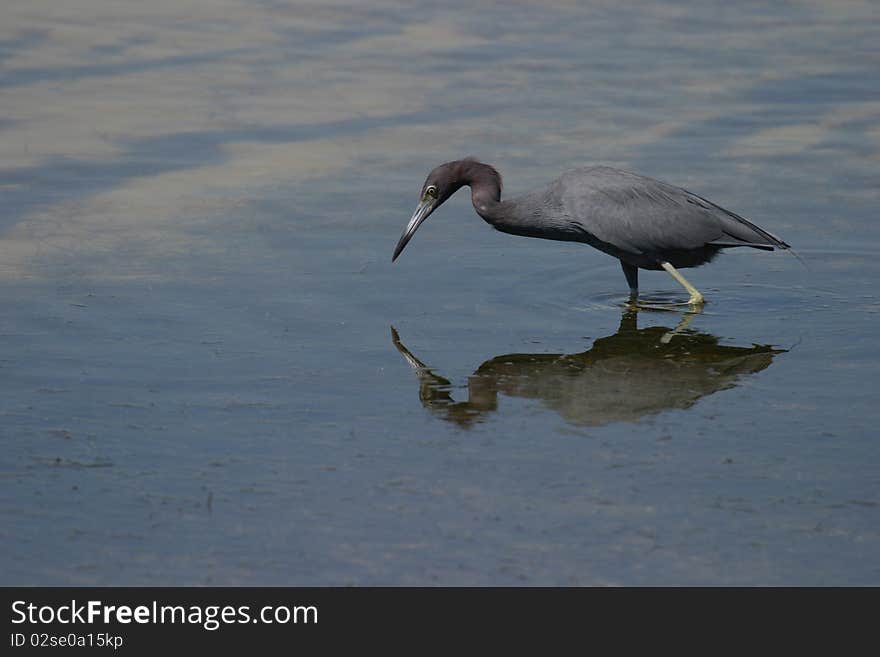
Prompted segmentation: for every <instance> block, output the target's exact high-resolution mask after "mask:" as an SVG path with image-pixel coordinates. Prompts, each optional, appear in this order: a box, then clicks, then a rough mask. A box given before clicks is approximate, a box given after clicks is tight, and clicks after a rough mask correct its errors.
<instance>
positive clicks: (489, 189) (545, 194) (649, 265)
mask: <svg viewBox="0 0 880 657" xmlns="http://www.w3.org/2000/svg"><path fill="white" fill-rule="evenodd" d="M464 185H468V186H469V187H470V188H471V200H472V201H473V204H474V209H475V210H476V211H477V214H479V215H480V216H481V217H482V218H483V219H484V220H485V221H486V222H488V223H489V224H491V225H492V226H493V227H494V228H496V229H497V230H500V231H501V232H504V233H510V234H512V235H522V236H524V237H540V238H542V239H548V240H562V241H567V242H583V243H585V244H589V245H590V246H593V247H595V248H597V249H599V250H600V251H604V252H605V253H607V254H609V255H612V256H614V257H615V258H618V259H619V260H620V264H621V266H622V267H623V273H624V275H625V276H626V281H627V283H628V284H629V289H630V296H631V298H632V299H635V298H636V297H637V296H638V292H639V268H641V269H654V270H659V269H665V270H666V271H667V272H669V274H670V275H671V276H672V277H673V278H674V279H675V280H676V281H678V282H679V283H680V284H681V285H682V286H684V288H685V289H686V290H687V291H688V293H689V294H690V298H689V299H688V303H689V304H702V303H703V295H702V294H700V291H699V290H697V288H695V287H694V286H693V285H691V284H690V283H689V282H688V281H687V279H685V277H684V276H682V275H681V274H680V273H679V272H678V269H677V268H685V267H698V266H700V265H702V264H705V263H707V262H709V261H711V260H712V259H713V258H714V257H715V256H716V255H718V252H719V251H720V250H721V249H724V248H730V247H736V246H749V247H752V248H754V249H763V250H765V251H773V250H774V249H776V248H779V249H788V248H790V247H789V245H788V244H786V243H785V242H783V241H782V240H781V239H779V238H778V237H776V236H774V235H772V234H771V233H769V232H767V231H766V230H764V229H763V228H760V227H759V226H756V225H755V224H753V223H752V222H751V221H749V220H748V219H744V218H743V217H741V216H739V215H738V214H736V213H734V212H731V211H730V210H725V209H724V208H722V207H720V206H718V205H715V204H714V203H712V202H711V201H707V200H706V199H704V198H703V197H701V196H697V195H696V194H692V193H690V192H689V191H687V190H685V189H682V188H680V187H675V186H673V185H668V184H666V183H664V182H660V181H659V180H654V179H652V178H647V177H645V176H640V175H638V174H635V173H630V172H629V171H622V170H620V169H614V168H611V167H606V166H595V167H586V168H582V169H575V170H573V171H569V172H567V173H564V174H563V175H561V176H560V177H559V178H557V179H556V180H554V181H553V182H551V183H549V184H547V185H545V186H544V187H542V188H540V189H537V190H534V191H532V192H528V193H526V194H523V195H522V196H518V197H517V198H514V199H511V200H509V201H502V200H501V175H500V174H499V173H498V171H497V170H496V169H495V167H493V166H490V165H488V164H484V163H482V162H479V161H477V160H475V159H473V158H466V159H464V160H456V161H454V162H447V163H445V164H441V165H440V166H438V167H437V168H436V169H434V170H433V171H431V173H430V174H428V177H427V179H426V180H425V184H424V185H422V193H421V197H420V198H421V201H420V202H419V205H418V207H417V208H416V211H415V213H413V216H412V218H411V219H410V220H409V223H408V224H407V226H406V228H405V229H404V231H403V235H401V236H400V241H399V242H398V243H397V247H396V248H395V249H394V255H393V256H392V258H391V261H392V262H393V261H394V260H396V259H397V256H399V255H400V252H401V251H403V249H404V247H405V246H406V245H407V243H408V242H409V241H410V239H412V236H413V235H414V234H415V232H416V230H417V229H418V227H419V226H421V225H422V223H423V222H424V221H425V219H427V218H428V217H429V216H430V215H431V213H432V212H434V210H436V209H437V208H438V207H440V205H442V204H443V203H444V202H445V201H446V199H448V198H449V197H450V196H452V195H453V194H454V193H455V192H457V191H458V190H459V189H460V188H461V187H463V186H464Z"/></svg>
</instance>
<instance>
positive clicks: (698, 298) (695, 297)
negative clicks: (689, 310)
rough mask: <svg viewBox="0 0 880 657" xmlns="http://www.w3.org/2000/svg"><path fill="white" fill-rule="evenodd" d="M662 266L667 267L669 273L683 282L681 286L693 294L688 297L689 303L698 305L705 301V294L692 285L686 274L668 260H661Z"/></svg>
mask: <svg viewBox="0 0 880 657" xmlns="http://www.w3.org/2000/svg"><path fill="white" fill-rule="evenodd" d="M660 266H661V267H663V269H665V270H666V271H667V272H668V273H669V275H670V276H672V278H674V279H675V280H677V281H678V282H679V283H680V284H681V286H682V287H683V288H684V289H685V290H687V291H688V294H690V295H691V298H690V299H688V303H689V304H690V305H692V306H696V305H700V304H702V303H704V302H705V299H704V298H703V295H702V294H700V291H699V290H698V289H697V288H695V287H694V286H693V285H691V284H690V283H689V282H688V280H687V279H686V278H685V277H684V276H682V275H681V274H679V273H678V270H677V269H676V268H675V267H673V266H672V265H670V264H669V263H668V262H661V263H660Z"/></svg>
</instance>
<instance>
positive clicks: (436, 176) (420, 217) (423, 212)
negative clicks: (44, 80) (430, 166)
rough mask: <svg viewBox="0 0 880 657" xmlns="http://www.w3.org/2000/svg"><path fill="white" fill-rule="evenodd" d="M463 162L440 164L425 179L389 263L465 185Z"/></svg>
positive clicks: (395, 258)
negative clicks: (417, 200) (414, 208)
mask: <svg viewBox="0 0 880 657" xmlns="http://www.w3.org/2000/svg"><path fill="white" fill-rule="evenodd" d="M463 162H465V161H464V160H459V161H456V162H447V163H446V164H441V165H440V166H439V167H437V168H436V169H434V170H433V171H432V172H431V173H429V174H428V177H427V178H425V184H424V185H422V193H421V195H420V196H419V199H420V200H419V204H418V206H417V207H416V211H415V212H413V216H412V218H411V219H410V220H409V223H408V224H407V225H406V228H404V230H403V234H402V235H401V236H400V240H399V241H398V242H397V246H396V247H395V248H394V255H393V256H391V262H394V261H395V260H397V256H399V255H400V252H401V251H403V249H404V247H405V246H406V245H407V243H408V242H409V241H410V240H411V239H412V236H413V235H415V232H416V231H417V230H418V228H419V226H421V225H422V223H423V222H424V221H425V219H427V218H428V217H430V216H431V213H432V212H434V210H436V209H437V208H439V207H440V206H441V205H443V203H445V202H446V200H447V199H448V198H449V197H450V196H452V195H453V194H455V192H457V191H458V190H459V189H460V188H461V187H462V185H465V184H466V183H467V179H466V178H465V171H464V167H462V163H463Z"/></svg>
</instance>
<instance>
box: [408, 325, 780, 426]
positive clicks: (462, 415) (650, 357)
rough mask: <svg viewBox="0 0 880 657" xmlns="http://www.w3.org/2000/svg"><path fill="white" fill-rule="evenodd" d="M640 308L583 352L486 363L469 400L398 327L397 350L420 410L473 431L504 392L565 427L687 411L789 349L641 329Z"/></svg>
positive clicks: (685, 331) (680, 330) (472, 382)
mask: <svg viewBox="0 0 880 657" xmlns="http://www.w3.org/2000/svg"><path fill="white" fill-rule="evenodd" d="M636 318H637V311H635V310H632V309H630V310H627V311H626V312H624V314H623V316H622V318H621V320H620V327H619V328H618V330H617V332H616V333H614V334H613V335H609V336H607V337H605V338H600V339H598V340H596V341H595V342H594V343H593V345H592V347H591V348H590V349H588V350H587V351H585V352H583V353H579V354H506V355H503V356H496V357H495V358H492V359H491V360H487V361H486V362H485V363H483V364H482V365H480V367H479V368H477V370H476V372H474V373H473V374H472V375H471V376H470V377H469V378H468V399H467V401H455V400H454V399H453V398H452V390H453V388H454V387H455V386H453V385H452V383H451V382H450V381H449V380H447V379H444V378H443V377H442V376H439V375H437V374H435V373H434V372H433V371H432V370H431V369H429V368H428V367H427V366H426V365H425V364H424V363H422V361H420V360H419V359H418V358H416V357H415V356H414V355H413V354H412V352H411V351H410V350H409V349H407V348H406V347H405V346H404V344H403V342H401V340H400V336H399V335H398V333H397V331H396V330H395V329H394V327H391V337H392V340H393V343H394V346H395V347H397V350H398V351H399V352H400V353H401V354H402V355H403V357H404V358H405V359H406V360H407V362H408V363H409V364H410V365H411V366H412V368H413V369H414V370H415V372H416V375H417V376H418V379H419V399H420V400H421V402H422V405H423V406H424V407H425V408H427V409H428V410H430V411H431V412H432V413H434V414H436V415H438V416H439V417H441V418H442V419H444V420H447V421H449V422H454V423H455V424H458V425H460V426H462V427H469V426H471V425H473V424H474V423H476V422H479V421H481V420H483V419H485V418H486V416H488V415H490V414H491V413H493V412H496V411H497V410H498V394H499V393H502V394H504V395H507V396H508V397H524V398H527V399H538V400H540V401H541V403H543V404H544V405H545V406H547V407H549V408H552V409H553V410H555V411H557V412H558V413H559V414H560V415H561V416H562V417H563V418H564V419H565V420H566V421H567V422H569V423H571V424H574V425H580V426H601V425H604V424H608V423H610V422H635V421H637V420H639V419H640V418H643V417H645V416H649V415H654V414H656V413H660V412H661V411H665V410H667V409H673V408H679V409H684V408H689V407H691V406H692V405H693V404H694V403H696V402H697V400H699V399H700V398H701V397H705V396H706V395H711V394H712V393H714V392H718V391H719V390H727V389H730V388H733V387H734V386H736V384H737V382H738V381H739V380H740V379H741V378H742V377H744V376H747V375H749V374H755V373H756V372H760V371H761V370H763V369H765V368H766V367H768V366H769V365H770V363H771V362H773V358H774V357H775V356H776V355H777V354H780V353H784V352H785V351H786V350H785V349H775V348H773V347H772V346H769V345H752V346H751V347H735V346H727V345H721V344H718V338H716V337H715V336H713V335H710V334H708V333H699V332H697V331H694V330H692V329H689V328H687V325H688V324H689V323H690V321H691V320H692V319H693V315H692V314H687V315H685V316H684V319H683V320H682V322H681V323H680V324H679V325H678V326H677V327H676V328H675V329H669V328H666V327H663V326H651V327H648V328H643V329H639V328H638V326H637V321H636Z"/></svg>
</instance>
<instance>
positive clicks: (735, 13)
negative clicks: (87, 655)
mask: <svg viewBox="0 0 880 657" xmlns="http://www.w3.org/2000/svg"><path fill="white" fill-rule="evenodd" d="M471 4H472V3H452V4H449V3H446V4H444V5H442V6H440V5H436V4H431V3H416V4H415V5H413V4H412V3H396V2H383V3H377V4H375V5H369V6H360V5H359V6H358V7H357V8H351V7H343V6H339V7H335V6H332V5H327V4H326V3H318V2H315V3H308V2H304V3H293V4H291V5H284V4H272V5H269V4H266V3H261V2H251V1H248V0H240V1H239V2H237V3H224V4H223V6H222V7H221V6H220V4H219V3H213V2H204V3H199V4H198V5H197V6H195V7H188V8H186V9H183V8H180V9H178V8H177V7H176V5H174V4H172V3H169V4H167V5H166V4H165V3H156V4H150V5H149V6H146V5H132V6H130V7H129V6H125V5H117V4H116V3H109V2H108V3H105V2H101V1H100V0H76V1H75V2H69V3H63V4H62V5H53V6H52V7H46V8H43V9H42V10H40V11H37V10H30V9H28V5H27V4H23V5H12V6H6V5H4V7H3V8H0V103H2V106H3V107H4V117H3V119H2V120H0V196H2V198H3V207H4V211H3V213H2V219H0V291H2V295H3V299H4V312H3V313H2V316H0V375H2V376H0V392H2V394H0V439H2V444H3V450H2V456H0V482H2V485H0V517H2V522H0V527H2V529H0V534H2V542H3V545H4V549H3V551H2V556H0V572H2V579H0V582H2V583H3V584H5V585H11V584H22V585H37V584H42V585H64V584H73V585H101V584H103V585H123V584H135V585H136V584H160V585H177V584H218V585H219V584H231V585H245V584H251V585H259V584H273V585H275V584H286V585H377V584H378V585H387V584H403V585H447V584H465V585H517V584H525V585H595V584H610V585H660V584H669V585H678V584H690V585H693V584H696V585H713V584H729V585H765V584H770V585H777V584H790V585H807V584H818V585H866V584H873V585H877V584H880V558H878V554H880V476H878V462H880V442H878V440H877V432H876V426H877V425H878V420H880V413H878V406H877V393H876V390H877V389H878V387H877V384H878V375H877V372H878V369H880V345H878V341H877V338H876V335H877V331H876V321H877V318H878V313H880V297H878V293H877V290H876V286H875V281H877V280H878V278H880V265H878V264H877V259H876V257H875V255H876V253H877V252H878V249H880V229H878V223H877V221H876V217H877V210H878V207H880V185H878V184H877V183H878V178H877V173H876V171H877V160H878V156H880V141H878V133H877V129H876V126H877V125H878V119H880V92H878V90H880V84H878V83H880V80H878V73H877V72H878V71H880V68H878V64H880V51H878V49H877V47H876V43H880V38H878V37H880V25H878V23H877V21H876V17H875V16H873V14H872V9H871V6H870V5H869V4H866V5H864V6H862V5H859V4H857V3H847V4H845V5H839V4H838V3H832V2H827V3H823V2H815V3H810V4H801V5H795V6H791V5H785V6H782V5H780V6H778V7H777V6H775V5H774V6H772V7H767V6H765V4H764V3H752V4H742V3H737V5H736V8H735V9H734V7H733V6H730V5H729V4H727V3H720V2H719V3H714V4H713V3H691V2H668V3H652V4H651V5H650V6H645V5H644V4H643V3H616V4H615V5H614V6H613V7H610V6H609V7H606V6H603V5H600V4H597V5H595V6H592V5H586V6H579V7H570V6H567V5H560V6H556V5H555V4H554V3H542V4H541V5H540V6H537V7H528V6H510V7H506V8H503V9H496V8H492V7H489V6H486V7H476V8H475V7H473V6H471ZM86 17H87V18H86ZM465 155H476V156H478V157H481V158H483V159H485V160H486V161H489V162H491V163H493V164H494V165H496V166H497V167H498V168H499V169H500V170H501V171H502V173H503V174H504V175H505V190H509V192H506V193H510V194H516V193H518V192H520V191H525V190H526V189H529V188H531V187H533V186H537V185H539V184H541V183H543V182H546V181H548V180H550V179H551V178H553V177H555V176H556V175H558V174H559V173H561V172H562V171H564V170H565V169H568V168H573V167H576V166H582V165H585V164H590V163H605V164H610V165H615V166H621V167H625V168H628V169H632V170H636V171H639V172H641V173H644V174H647V175H651V176H655V177H658V178H661V179H663V180H666V181H668V182H671V183H675V184H679V185H682V186H684V187H686V188H688V189H690V190H692V191H694V192H696V193H699V194H700V195H702V196H706V197H708V198H710V199H712V200H714V201H716V202H717V203H720V204H721V205H723V206H725V207H729V208H731V209H733V210H735V211H737V212H739V213H741V214H743V215H745V216H748V217H750V218H752V219H753V220H754V221H756V222H757V223H758V224H759V225H762V226H764V227H765V228H767V229H768V230H771V231H772V232H774V233H777V234H779V235H780V236H782V237H783V238H784V239H785V240H786V241H788V242H790V243H791V244H792V245H793V246H794V247H795V249H796V250H797V252H798V254H799V255H800V257H801V260H802V262H801V261H799V260H797V259H796V258H794V257H791V256H790V255H788V254H784V253H772V254H768V253H763V252H748V253H747V252H744V251H740V252H731V253H729V254H725V255H724V256H722V257H720V258H719V259H718V260H717V261H716V262H714V263H713V264H711V265H710V266H707V267H705V268H702V269H697V270H689V271H688V272H687V276H688V278H689V279H690V280H692V281H693V282H694V283H695V284H696V285H697V287H699V288H700V289H701V291H702V292H703V293H704V294H705V295H706V296H707V298H708V300H709V303H708V304H707V305H706V307H705V309H704V310H703V312H702V313H699V314H691V313H689V312H688V311H687V307H686V306H680V305H678V306H677V305H674V304H675V303H677V302H681V301H683V300H685V299H686V293H684V291H683V290H681V289H680V288H679V287H678V285H677V284H676V283H675V282H674V281H673V280H672V279H671V278H669V277H668V276H667V275H666V274H665V273H663V272H644V273H643V274H642V279H641V280H642V286H643V291H644V294H645V295H646V297H647V302H646V303H645V305H644V307H643V308H642V309H641V310H640V311H638V312H636V313H631V312H629V311H628V310H627V309H626V303H625V302H626V296H625V293H626V290H627V289H626V283H625V280H624V278H623V275H622V274H621V271H620V267H619V265H618V263H617V262H615V261H614V260H613V259H611V258H609V257H607V256H606V255H604V254H602V253H599V252H597V251H594V250H592V249H590V248H588V247H586V246H584V245H578V244H568V243H556V242H548V241H541V240H531V239H523V238H517V237H511V236H509V235H503V234H501V233H497V232H493V231H492V230H491V229H490V228H489V227H488V226H487V225H486V224H485V223H483V222H482V221H481V220H480V219H479V218H478V217H476V215H475V214H474V213H473V210H472V208H471V207H470V202H469V199H468V198H467V194H465V193H461V194H460V195H459V196H457V197H455V198H453V199H452V200H450V201H449V202H448V203H447V204H446V205H445V206H444V207H443V208H442V209H441V210H439V211H437V212H436V213H435V214H434V215H433V216H432V217H431V219H430V220H429V221H428V222H427V223H426V224H425V225H424V226H423V227H422V228H421V229H420V231H419V233H418V234H417V235H416V237H415V238H414V239H413V241H412V242H411V244H410V245H409V246H408V247H407V249H406V251H405V252H404V253H403V255H402V256H401V257H400V259H399V260H398V261H397V262H396V263H394V264H393V265H392V264H391V263H390V257H391V252H392V250H393V247H394V245H395V243H396V242H397V238H398V236H399V234H400V231H401V230H402V228H403V226H404V225H405V223H406V221H407V219H408V218H409V216H410V214H411V212H412V210H413V208H414V206H415V203H416V201H417V200H418V199H417V196H418V193H419V190H420V188H421V185H422V182H423V180H424V176H425V175H426V174H427V173H428V171H430V169H432V168H433V167H434V166H436V165H437V164H439V163H441V162H443V161H446V160H450V159H454V158H458V157H463V156H465Z"/></svg>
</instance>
